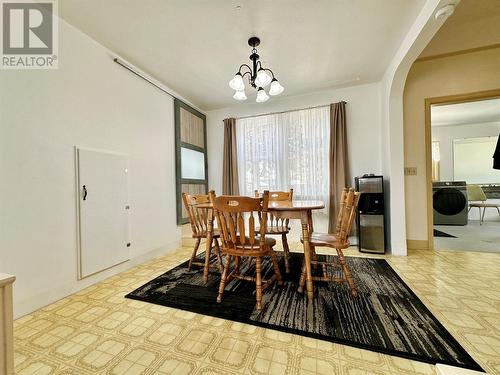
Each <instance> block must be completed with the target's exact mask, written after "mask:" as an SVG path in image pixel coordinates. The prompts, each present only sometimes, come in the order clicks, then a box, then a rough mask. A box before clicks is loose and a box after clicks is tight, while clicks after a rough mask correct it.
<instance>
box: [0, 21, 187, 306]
mask: <svg viewBox="0 0 500 375" xmlns="http://www.w3.org/2000/svg"><path fill="white" fill-rule="evenodd" d="M59 27H60V32H59V35H60V50H59V69H58V70H54V71H41V70H38V71H36V70H34V71H1V72H0V90H1V91H0V110H1V113H0V116H1V117H0V125H1V127H0V171H1V172H0V173H1V174H0V176H1V180H0V184H1V188H0V191H1V194H0V213H1V214H0V239H1V242H0V246H1V247H0V270H1V272H6V273H11V274H14V275H16V276H17V281H16V283H15V285H14V299H15V314H16V316H19V315H22V314H24V313H27V312H30V311H32V310H34V309H35V308H38V307H40V306H43V305H45V304H48V303H50V302H52V301H54V300H57V299H59V298H61V297H63V296H65V295H67V294H69V293H71V292H74V291H76V290H79V289H81V288H83V287H85V286H88V285H90V284H92V283H94V282H96V281H98V280H100V279H103V278H104V277H107V276H109V275H112V274H114V273H116V272H118V271H120V270H123V269H125V268H127V267H130V265H131V264H134V263H137V262H139V261H141V260H144V259H146V258H147V257H150V256H153V255H155V254H160V253H161V252H164V251H166V250H169V249H174V248H176V247H177V246H178V245H179V243H180V229H179V228H178V227H177V226H176V213H175V162H174V121H173V103H172V101H173V100H172V98H171V97H169V96H168V95H166V94H164V93H163V92H161V91H160V90H158V89H156V88H154V87H153V86H151V85H149V84H148V83H146V82H145V81H143V80H141V79H140V78H138V77H136V76H134V75H133V74H131V73H130V72H128V71H127V70H125V69H123V68H121V67H120V66H118V65H117V64H115V63H114V62H113V61H112V57H113V56H112V55H111V54H110V53H109V52H108V51H107V50H106V49H105V48H103V47H102V46H101V45H99V44H97V43H96V42H95V41H93V40H92V39H90V38H88V37H87V36H86V35H84V34H82V33H81V32H79V31H78V30H76V29H75V28H73V27H72V26H69V25H68V24H67V23H66V22H64V21H63V20H60V26H59ZM75 145H78V146H82V147H90V148H96V149H103V150H111V151H116V152H122V153H126V154H128V155H129V157H130V172H129V181H130V187H129V191H130V203H131V222H130V228H131V242H132V247H131V256H132V258H133V260H132V261H131V262H128V263H126V264H123V265H121V266H118V267H114V268H112V269H110V270H108V271H105V272H102V273H100V274H98V275H96V276H93V277H90V278H88V279H85V280H83V281H77V250H76V208H75V167H74V151H73V147H74V146H75Z"/></svg>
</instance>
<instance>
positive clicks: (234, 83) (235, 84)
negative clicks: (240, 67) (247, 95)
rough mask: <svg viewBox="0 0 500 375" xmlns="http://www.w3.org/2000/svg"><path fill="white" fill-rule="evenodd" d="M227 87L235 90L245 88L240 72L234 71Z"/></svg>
mask: <svg viewBox="0 0 500 375" xmlns="http://www.w3.org/2000/svg"><path fill="white" fill-rule="evenodd" d="M229 87H231V88H232V89H233V90H236V91H242V90H244V89H245V82H243V77H242V75H241V73H239V72H238V73H236V75H235V76H234V78H233V79H232V80H230V81H229Z"/></svg>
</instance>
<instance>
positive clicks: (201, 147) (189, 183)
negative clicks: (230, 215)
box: [174, 99, 208, 225]
mask: <svg viewBox="0 0 500 375" xmlns="http://www.w3.org/2000/svg"><path fill="white" fill-rule="evenodd" d="M174 114H175V170H176V195H177V197H176V199H177V225H182V224H185V223H187V222H188V218H187V212H186V210H185V208H184V205H183V204H182V193H183V192H185V193H187V194H207V192H208V158H207V124H206V117H205V115H204V114H203V113H201V112H199V111H197V110H196V109H194V108H193V107H191V106H189V105H187V104H186V103H184V102H183V101H181V100H178V99H175V100H174ZM182 148H187V149H189V150H192V151H197V152H200V153H203V154H204V156H205V165H204V169H205V178H204V179H191V178H183V176H182V159H181V157H182V155H181V154H182V153H181V149H182Z"/></svg>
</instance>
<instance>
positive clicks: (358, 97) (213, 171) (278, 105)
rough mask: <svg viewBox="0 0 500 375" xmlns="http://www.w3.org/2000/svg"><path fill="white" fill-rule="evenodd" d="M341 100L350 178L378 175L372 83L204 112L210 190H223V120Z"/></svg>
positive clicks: (376, 90) (376, 102)
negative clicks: (344, 111)
mask: <svg viewBox="0 0 500 375" xmlns="http://www.w3.org/2000/svg"><path fill="white" fill-rule="evenodd" d="M248 100H249V101H250V100H251V99H250V98H249V99H248ZM341 100H344V101H346V102H347V105H346V111H347V119H346V121H347V137H348V145H347V147H348V153H349V155H348V157H349V167H350V170H351V175H352V177H353V178H354V177H355V176H360V175H363V174H364V173H380V172H381V166H380V85H379V84H378V83H373V84H368V85H360V86H353V87H347V88H341V89H335V90H327V91H320V92H315V93H311V94H307V95H300V96H292V97H283V98H279V97H278V98H277V97H272V98H271V99H269V101H267V102H266V103H261V104H259V103H254V102H253V103H252V102H244V103H237V104H235V106H233V107H231V108H225V109H219V110H215V111H209V112H207V127H208V164H209V171H208V180H209V185H210V188H211V189H215V191H216V192H221V191H222V149H223V144H224V127H223V123H222V120H224V119H225V118H228V117H240V116H250V115H257V114H263V113H271V112H279V111H286V110H291V109H302V108H307V107H312V106H318V105H323V104H330V103H334V102H339V101H341ZM353 185H354V182H353Z"/></svg>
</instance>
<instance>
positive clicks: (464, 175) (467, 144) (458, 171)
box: [453, 137, 500, 184]
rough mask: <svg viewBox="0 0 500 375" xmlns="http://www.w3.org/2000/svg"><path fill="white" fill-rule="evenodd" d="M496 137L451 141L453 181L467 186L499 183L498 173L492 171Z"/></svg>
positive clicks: (499, 174)
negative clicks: (461, 182) (465, 183)
mask: <svg viewBox="0 0 500 375" xmlns="http://www.w3.org/2000/svg"><path fill="white" fill-rule="evenodd" d="M496 144H497V137H478V138H465V139H455V140H454V141H453V169H454V177H455V178H454V179H455V181H466V182H467V183H468V184H491V183H498V182H500V173H498V171H497V170H495V169H493V153H494V152H495V147H496Z"/></svg>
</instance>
